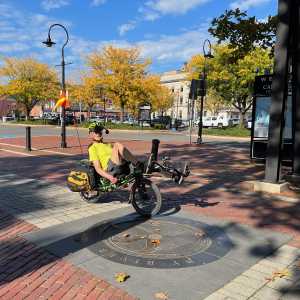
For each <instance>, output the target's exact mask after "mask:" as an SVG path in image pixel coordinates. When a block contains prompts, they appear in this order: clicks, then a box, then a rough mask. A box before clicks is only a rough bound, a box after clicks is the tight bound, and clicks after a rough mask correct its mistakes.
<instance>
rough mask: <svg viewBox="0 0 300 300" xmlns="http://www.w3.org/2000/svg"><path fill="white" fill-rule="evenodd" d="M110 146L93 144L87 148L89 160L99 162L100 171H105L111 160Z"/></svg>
mask: <svg viewBox="0 0 300 300" xmlns="http://www.w3.org/2000/svg"><path fill="white" fill-rule="evenodd" d="M111 153H112V145H111V144H103V143H93V145H92V146H91V147H90V148H89V160H90V161H94V160H99V162H100V164H101V168H102V170H104V171H106V170H107V164H108V161H109V159H110V158H111Z"/></svg>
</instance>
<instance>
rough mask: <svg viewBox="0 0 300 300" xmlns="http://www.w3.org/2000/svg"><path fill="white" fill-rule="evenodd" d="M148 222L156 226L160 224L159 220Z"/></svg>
mask: <svg viewBox="0 0 300 300" xmlns="http://www.w3.org/2000/svg"><path fill="white" fill-rule="evenodd" d="M150 224H151V225H153V226H158V225H160V222H159V221H150Z"/></svg>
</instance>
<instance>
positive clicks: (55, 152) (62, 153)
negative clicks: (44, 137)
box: [32, 148, 75, 156]
mask: <svg viewBox="0 0 300 300" xmlns="http://www.w3.org/2000/svg"><path fill="white" fill-rule="evenodd" d="M32 150H35V151H42V152H47V153H54V154H61V155H67V156H73V155H75V154H71V153H64V152H58V151H52V150H43V149H36V148H32Z"/></svg>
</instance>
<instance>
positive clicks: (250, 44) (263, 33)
mask: <svg viewBox="0 0 300 300" xmlns="http://www.w3.org/2000/svg"><path fill="white" fill-rule="evenodd" d="M277 22H278V18H277V16H268V18H267V20H266V21H258V20H257V19H256V17H248V16H247V12H245V11H241V10H240V9H238V8H237V9H235V10H226V11H225V13H223V14H222V15H221V16H220V17H218V18H214V19H213V20H212V23H211V27H210V28H209V29H208V31H209V33H210V34H212V36H214V37H215V38H217V41H218V43H219V44H220V43H223V42H225V43H227V44H228V45H229V47H231V48H233V49H235V51H234V53H233V54H235V57H236V59H239V58H241V57H243V56H245V55H247V54H248V53H249V52H250V51H252V50H254V49H255V48H256V47H261V48H264V49H273V47H274V42H275V36H276V27H277ZM270 53H271V54H272V53H273V51H271V52H270Z"/></svg>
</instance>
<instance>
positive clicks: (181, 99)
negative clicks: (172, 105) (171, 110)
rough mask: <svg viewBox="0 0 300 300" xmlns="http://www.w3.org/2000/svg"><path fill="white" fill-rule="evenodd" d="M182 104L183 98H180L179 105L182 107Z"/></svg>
mask: <svg viewBox="0 0 300 300" xmlns="http://www.w3.org/2000/svg"><path fill="white" fill-rule="evenodd" d="M182 103H183V97H182V96H180V105H182Z"/></svg>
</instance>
